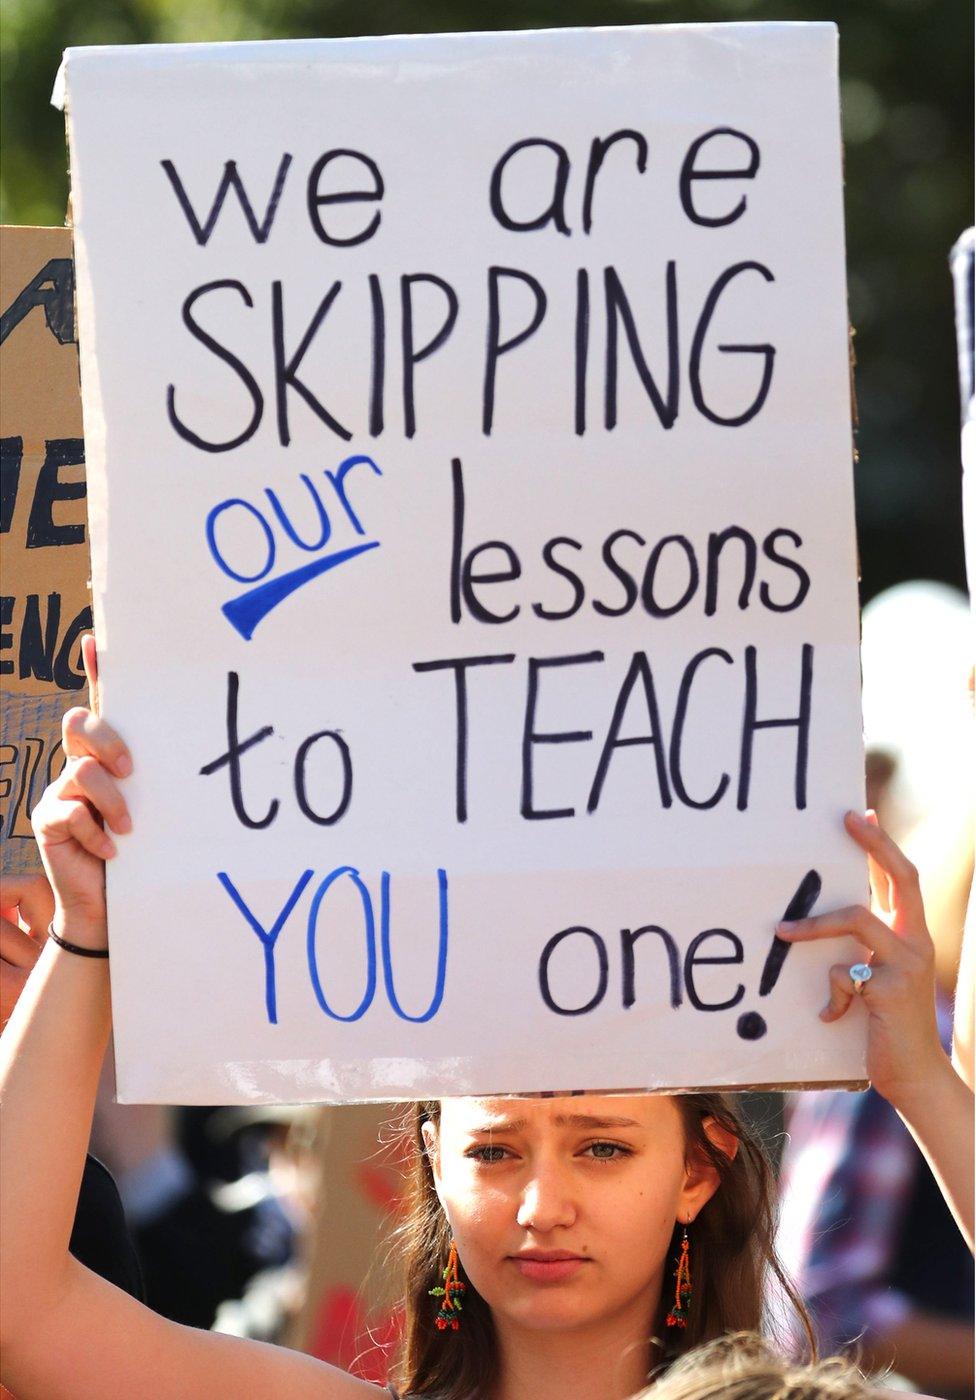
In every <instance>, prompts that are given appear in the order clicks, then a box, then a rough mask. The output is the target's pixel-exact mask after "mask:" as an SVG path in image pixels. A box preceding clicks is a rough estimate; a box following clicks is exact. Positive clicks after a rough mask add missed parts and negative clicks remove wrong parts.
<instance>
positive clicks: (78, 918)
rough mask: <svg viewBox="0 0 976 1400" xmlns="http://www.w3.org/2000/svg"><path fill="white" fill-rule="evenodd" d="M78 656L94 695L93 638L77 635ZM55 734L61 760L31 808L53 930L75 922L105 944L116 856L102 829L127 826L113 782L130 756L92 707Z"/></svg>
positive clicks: (120, 831)
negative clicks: (110, 868) (109, 873)
mask: <svg viewBox="0 0 976 1400" xmlns="http://www.w3.org/2000/svg"><path fill="white" fill-rule="evenodd" d="M82 656H83V658H84V662H85V670H86V673H87V675H88V682H89V686H90V688H91V694H92V697H93V700H97V677H98V672H97V660H96V656H95V647H94V638H92V637H90V636H89V637H86V638H84V640H83V644H82ZM62 735H63V743H64V751H65V754H66V755H67V760H68V761H67V763H66V765H65V768H64V771H63V772H62V773H61V775H60V776H59V777H58V778H57V779H55V781H54V782H53V783H52V784H51V785H50V786H49V787H48V788H47V790H46V791H45V793H44V795H43V796H42V798H41V800H40V802H39V804H38V805H37V807H36V808H35V809H34V812H33V816H32V822H33V826H34V833H35V835H36V837H37V844H38V849H39V850H40V853H41V859H42V860H43V862H44V868H45V870H46V871H47V874H48V878H49V879H50V882H51V886H52V889H53V891H54V901H55V916H54V917H55V923H56V924H58V925H60V927H59V929H58V931H59V932H64V930H65V928H67V927H68V926H69V925H70V926H71V928H72V929H74V928H76V927H80V928H81V929H82V931H83V932H84V933H85V934H86V936H88V937H91V938H93V939H96V940H98V941H99V942H100V944H102V945H104V941H105V876H104V862H105V861H106V860H111V859H112V858H113V857H114V856H115V855H116V854H117V847H116V844H115V842H114V841H113V840H112V837H111V836H110V835H109V832H114V833H115V834H116V835H124V834H125V833H127V832H129V831H131V829H132V822H131V819H130V817H129V811H128V807H127V805H126V801H125V798H124V797H123V795H122V791H121V788H120V787H119V780H120V779H123V778H126V777H128V775H129V774H130V773H131V772H132V758H131V756H130V754H129V751H128V749H127V748H126V746H125V743H124V742H123V740H122V739H121V738H120V736H119V735H118V734H117V733H116V732H115V730H114V729H113V728H112V727H111V725H109V724H108V723H107V722H106V721H105V720H103V719H102V718H100V716H98V715H97V714H95V713H93V712H92V711H91V710H86V709H83V708H76V709H73V710H69V711H68V712H67V714H66V715H65V716H64V720H63V722H62ZM106 828H107V829H106Z"/></svg>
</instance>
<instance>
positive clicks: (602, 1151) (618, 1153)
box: [586, 1142, 633, 1162]
mask: <svg viewBox="0 0 976 1400" xmlns="http://www.w3.org/2000/svg"><path fill="white" fill-rule="evenodd" d="M586 1151H587V1152H589V1153H590V1155H591V1156H592V1157H594V1158H595V1159H596V1161H598V1162H615V1161H618V1160H619V1159H620V1158H622V1157H630V1156H632V1155H633V1154H632V1151H631V1149H630V1148H629V1147H624V1146H622V1144H621V1143H619V1142H591V1143H590V1145H589V1147H588V1148H586Z"/></svg>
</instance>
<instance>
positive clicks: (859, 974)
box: [850, 963, 874, 996]
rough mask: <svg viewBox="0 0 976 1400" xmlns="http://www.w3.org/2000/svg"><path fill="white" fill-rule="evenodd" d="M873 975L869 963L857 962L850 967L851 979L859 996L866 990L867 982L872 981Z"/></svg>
mask: <svg viewBox="0 0 976 1400" xmlns="http://www.w3.org/2000/svg"><path fill="white" fill-rule="evenodd" d="M873 975H874V974H873V973H872V971H871V969H870V967H869V966H868V964H867V963H855V964H854V966H853V967H852V968H851V969H850V979H851V981H852V982H853V983H854V991H855V992H856V993H857V995H858V996H860V995H861V993H862V992H863V991H864V984H865V982H870V981H871V978H872V976H873Z"/></svg>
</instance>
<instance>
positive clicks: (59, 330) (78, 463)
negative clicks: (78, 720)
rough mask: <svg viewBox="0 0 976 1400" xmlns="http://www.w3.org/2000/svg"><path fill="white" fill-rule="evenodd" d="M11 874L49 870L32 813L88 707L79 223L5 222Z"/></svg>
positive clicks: (6, 733)
mask: <svg viewBox="0 0 976 1400" xmlns="http://www.w3.org/2000/svg"><path fill="white" fill-rule="evenodd" d="M0 379H2V383H3V395H2V400H0V472H2V494H0V543H2V550H3V587H2V597H0V693H2V696H3V733H2V738H0V869H2V872H3V874H4V876H14V875H22V874H25V873H28V872H30V871H34V870H38V869H40V858H39V856H38V853H37V847H36V846H35V844H34V833H33V831H32V830H31V824H30V814H31V809H32V808H33V806H34V804H35V803H36V801H37V799H38V798H39V797H40V795H41V793H42V791H43V790H44V787H45V786H46V784H47V783H48V782H50V780H51V778H52V777H56V776H57V774H58V773H59V772H60V771H61V768H62V766H63V764H64V755H63V753H62V751H61V716H62V714H63V713H64V711H65V710H67V709H69V708H70V707H71V706H72V705H78V704H81V703H84V700H85V689H84V687H85V675H84V671H83V670H82V667H81V662H80V637H81V634H82V633H83V632H84V631H86V630H87V629H90V627H91V623H92V615H91V601H90V597H89V592H88V540H87V535H86V528H85V526H86V518H85V452H84V443H83V442H82V435H81V395H80V393H79V389H78V348H77V343H76V339H75V317H74V265H73V263H72V255H71V230H70V229H65V228H12V227H6V228H3V229H0Z"/></svg>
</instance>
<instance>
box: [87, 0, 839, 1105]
mask: <svg viewBox="0 0 976 1400" xmlns="http://www.w3.org/2000/svg"><path fill="white" fill-rule="evenodd" d="M63 72H64V91H65V93H66V101H67V113H68V130H69V140H70V148H71V169H72V207H73V209H74V212H75V219H76V230H75V236H76V248H77V266H78V313H79V322H80V327H81V368H82V384H83V391H84V401H85V429H86V446H87V451H88V462H89V491H90V495H89V515H90V528H91V534H92V551H93V552H92V567H93V582H94V606H95V611H96V619H97V624H98V635H99V648H100V662H101V670H100V675H101V690H102V698H103V702H104V705H105V708H106V713H107V714H108V715H109V716H110V717H111V719H112V721H113V723H115V724H116V725H117V726H118V727H119V728H120V730H121V731H122V732H123V733H124V734H125V735H126V738H127V740H128V741H129V743H130V745H131V747H132V749H133V753H134V757H135V773H134V775H133V777H132V778H131V780H129V783H128V794H129V799H130V809H131V811H132V814H133V820H134V832H133V834H132V835H131V836H129V837H126V838H123V839H122V840H121V842H120V854H119V859H118V860H117V861H114V862H113V863H112V864H111V866H110V868H109V872H108V899H109V930H110V933H109V936H110V941H111V947H112V973H113V975H112V993H113V1006H114V1021H115V1029H116V1050H117V1056H118V1084H119V1092H120V1096H121V1097H122V1098H123V1099H126V1100H133V1101H138V1100H150V1101H151V1100H163V1101H180V1102H216V1101H221V1102H255V1101H261V1100H270V1101H274V1100H276V1099H277V1100H286V1101H289V1100H299V1099H301V1100H326V1101H328V1100H346V1101H357V1100H370V1099H375V1100H388V1099H391V1098H427V1097H438V1096H440V1095H444V1094H467V1093H480V1094H489V1093H506V1092H512V1093H517V1092H528V1091H533V1092H540V1091H553V1092H555V1091H561V1090H563V1091H564V1090H567V1089H586V1088H590V1089H601V1090H621V1091H622V1090H624V1089H625V1088H628V1087H631V1088H633V1087H643V1088H648V1089H653V1090H658V1091H671V1090H674V1089H678V1090H682V1089H691V1088H692V1087H698V1086H700V1087H705V1086H710V1087H722V1086H743V1085H753V1086H768V1085H774V1084H782V1083H784V1082H787V1083H788V1082H796V1083H822V1084H834V1083H837V1082H849V1081H856V1080H859V1079H860V1078H861V1077H862V1076H863V1072H864V1042H865V1024H864V1019H863V1016H862V1015H861V1011H860V1010H858V1008H855V1010H854V1014H852V1015H851V1016H848V1017H845V1018H844V1019H843V1021H842V1022H840V1023H838V1024H836V1025H830V1026H826V1025H824V1024H823V1023H822V1022H820V1021H819V1020H818V1017H817V1011H818V1009H819V1007H820V1005H822V1002H823V999H824V994H825V992H824V989H825V987H826V981H827V969H828V967H829V966H830V964H831V963H833V962H836V961H838V960H842V959H844V958H845V957H847V956H848V955H849V957H850V961H854V958H855V951H856V950H855V946H854V944H853V941H851V943H850V944H847V945H845V944H844V943H839V944H837V945H834V946H827V945H816V946H814V945H808V946H804V947H797V948H793V949H792V950H789V951H788V950H787V948H786V945H784V944H782V943H780V942H778V941H776V940H775V939H774V937H773V929H774V926H775V924H776V921H777V920H778V919H781V918H784V917H785V918H795V917H798V916H799V914H800V913H801V912H807V911H809V910H811V909H816V910H824V909H828V908H830V907H839V906H843V905H847V904H851V903H859V902H862V901H863V900H864V899H865V897H866V894H867V878H866V870H865V862H864V859H863V856H862V855H861V853H860V852H859V851H858V850H857V848H856V847H855V846H854V843H853V842H852V841H851V840H850V838H849V837H848V836H847V835H846V833H845V832H844V830H843V827H842V821H841V819H842V814H843V812H844V810H845V809H847V808H858V807H860V806H862V804H863V798H864V785H863V784H864V771H863V750H862V745H861V722H860V707H859V646H858V643H859V636H858V607H857V582H856V550H855V539H854V516H853V480H852V476H853V473H852V463H851V402H850V378H849V345H848V318H847V304H846V285H845V273H844V229H843V200H842V180H841V145H840V119H839V102H838V80H837V34H836V29H835V27H834V26H832V25H825V24H809V25H808V24H732V25H716V26H707V25H706V26H661V27H657V26H649V27H646V28H642V27H637V28H633V29H625V28H621V29H612V30H591V31H581V30H558V31H556V30H554V31H546V32H543V33H520V34H488V35H440V36H423V37H413V38H385V39H364V40H350V41H346V40H342V41H333V40H323V41H311V40H310V41H296V42H285V43H277V44H266V45H265V44H241V45H213V46H210V45H199V46H193V47H192V48H181V47H179V46H160V47H155V48H154V47H147V48H117V49H116V48H109V49H79V50H70V51H69V52H68V54H67V56H66V59H65V63H64V69H63ZM147 106H151V108H152V111H153V123H152V126H151V128H149V129H147V128H146V126H145V123H144V122H142V121H140V120H139V116H140V114H141V113H143V112H144V111H145V110H146V109H147ZM323 133H324V134H323ZM147 258H148V260H149V262H150V263H151V266H152V268H153V275H152V277H151V278H146V276H145V273H144V269H145V266H146V262H147ZM120 285H122V286H138V288H139V295H138V296H137V297H136V296H119V295H117V288H118V287H119V286H120ZM147 324H150V325H152V327H153V334H152V335H151V336H146V335H145V334H144V327H145V326H146V325H147ZM162 669H165V682H166V683H165V686H161V685H160V673H161V670H162ZM150 894H151V897H149V896H150ZM201 930H205V936H201ZM861 1010H863V1008H862V1009H861ZM174 1021H175V1022H176V1023H178V1024H179V1027H180V1034H179V1036H173V1035H172V1034H171V1027H172V1025H173V1024H174Z"/></svg>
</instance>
